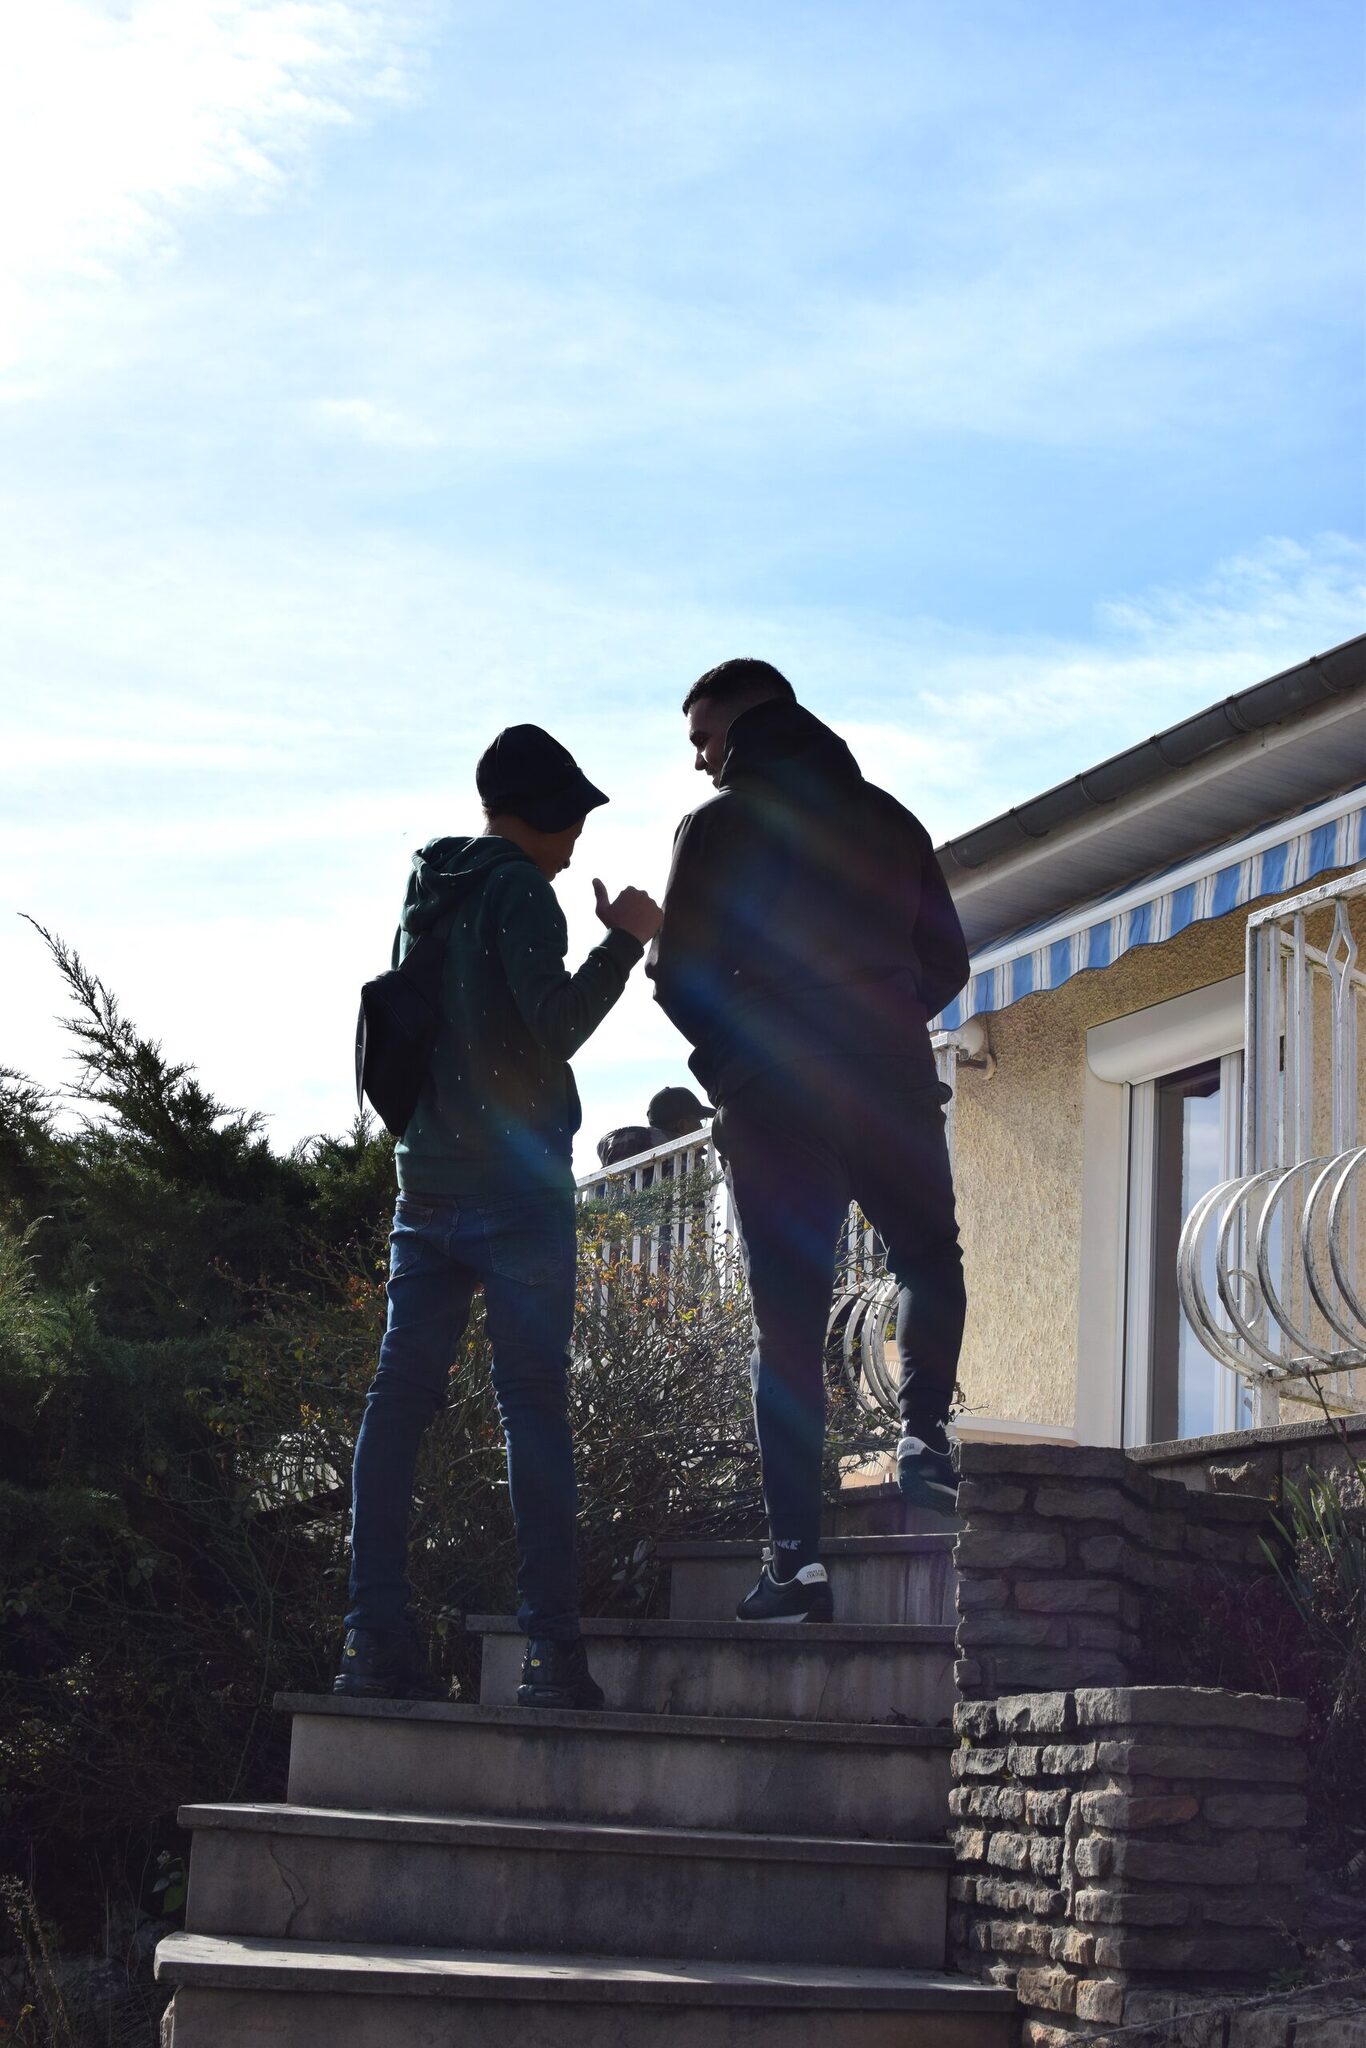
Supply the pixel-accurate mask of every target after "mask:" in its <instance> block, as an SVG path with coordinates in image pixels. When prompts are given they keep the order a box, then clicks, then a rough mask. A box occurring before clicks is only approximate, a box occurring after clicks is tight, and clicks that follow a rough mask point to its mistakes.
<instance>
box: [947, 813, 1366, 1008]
mask: <svg viewBox="0 0 1366 2048" xmlns="http://www.w3.org/2000/svg"><path fill="white" fill-rule="evenodd" d="M1363 819H1366V784H1364V785H1363V786H1362V787H1361V788H1359V789H1356V790H1352V791H1350V792H1349V793H1348V794H1346V795H1345V796H1339V797H1334V798H1333V799H1332V800H1331V801H1329V802H1328V803H1323V804H1319V805H1316V806H1315V807H1314V808H1313V809H1312V810H1308V811H1304V812H1301V813H1300V814H1299V815H1298V816H1296V817H1294V818H1283V819H1282V820H1281V821H1280V822H1279V823H1278V824H1276V825H1270V826H1266V827H1264V828H1263V829H1262V830H1261V831H1259V832H1254V833H1252V834H1250V835H1248V836H1247V837H1245V838H1243V839H1239V840H1237V841H1234V842H1232V843H1230V844H1229V845H1227V846H1220V847H1214V848H1212V849H1211V850H1210V851H1209V852H1207V853H1203V854H1201V855H1200V856H1199V858H1198V859H1196V860H1190V861H1184V862H1182V863H1181V865H1180V866H1178V867H1175V868H1168V869H1165V870H1164V871H1163V872H1161V873H1159V874H1154V875H1149V876H1147V877H1145V879H1144V880H1143V881H1142V882H1136V883H1128V884H1126V885H1125V887H1124V888H1123V889H1121V890H1118V891H1116V892H1115V893H1113V894H1112V895H1110V896H1107V897H1101V898H1099V899H1098V900H1097V901H1095V902H1092V903H1089V904H1083V905H1080V906H1079V907H1078V908H1077V909H1076V910H1075V911H1069V912H1068V913H1067V914H1066V915H1065V916H1063V917H1054V918H1050V919H1048V921H1047V922H1046V923H1044V924H1039V925H1031V926H1028V927H1027V928H1026V929H1025V930H1024V931H1020V932H1016V933H1015V934H1014V936H1013V937H1011V938H1009V939H1005V940H1001V941H998V942H997V943H996V944H994V945H992V946H990V947H987V948H985V949H984V950H983V951H982V952H981V953H980V954H978V955H976V956H975V958H974V959H973V962H972V979H971V980H970V981H969V983H968V985H967V987H966V988H965V989H964V991H963V993H962V995H961V996H959V997H958V998H957V999H956V1001H954V1002H952V1003H950V1004H949V1006H948V1008H947V1009H946V1010H945V1011H944V1012H943V1014H942V1015H941V1016H940V1017H938V1018H937V1019H936V1020H935V1025H934V1028H935V1029H936V1030H940V1031H952V1030H954V1029H956V1027H957V1026H958V1025H960V1024H965V1023H966V1022H967V1020H968V1018H969V1017H982V1016H987V1015H989V1014H990V1013H991V1012H992V1011H994V1010H1004V1009H1007V1008H1009V1006H1010V1004H1011V1003H1018V1002H1019V1001H1020V999H1021V998H1022V997H1023V996H1030V995H1038V994H1040V993H1041V992H1043V991H1045V990H1047V989H1054V988H1061V987H1062V985H1063V983H1064V982H1065V981H1070V980H1071V979H1072V977H1073V975H1074V974H1084V973H1085V972H1087V970H1088V969H1090V968H1099V967H1110V966H1113V964H1114V962H1115V961H1116V960H1118V959H1120V958H1121V956H1122V955H1123V954H1125V953H1130V952H1132V951H1133V949H1134V948H1135V947H1136V946H1158V945H1161V943H1162V941H1163V940H1164V939H1171V938H1175V936H1176V934H1177V933H1178V932H1182V931H1184V930H1185V929H1186V927H1187V925H1191V924H1199V923H1200V921H1201V920H1202V919H1204V918H1211V917H1225V916H1227V914H1228V912H1229V911H1231V910H1237V909H1239V908H1241V906H1242V905H1244V904H1247V903H1255V902H1256V901H1257V900H1258V898H1260V897H1263V896H1282V895H1287V894H1289V892H1290V891H1291V890H1293V889H1299V888H1303V887H1304V885H1305V884H1306V883H1307V882H1310V881H1312V880H1313V878H1314V876H1315V875H1322V874H1328V873H1331V872H1332V871H1333V870H1334V869H1337V868H1349V867H1352V866H1354V865H1355V864H1356V863H1357V862H1358V861H1361V860H1364V859H1366V825H1363Z"/></svg>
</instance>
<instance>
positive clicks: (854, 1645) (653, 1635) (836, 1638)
mask: <svg viewBox="0 0 1366 2048" xmlns="http://www.w3.org/2000/svg"><path fill="white" fill-rule="evenodd" d="M579 1627H580V1628H581V1630H582V1631H583V1634H584V1635H585V1636H587V1637H592V1638H593V1639H595V1640H600V1641H608V1640H610V1639H611V1638H613V1637H617V1636H622V1637H625V1638H626V1639H627V1640H628V1641H636V1642H645V1643H669V1642H677V1643H710V1642H718V1643H766V1644H769V1645H770V1646H773V1645H776V1647H777V1648H778V1649H800V1650H809V1649H811V1648H812V1646H813V1645H819V1646H825V1645H827V1644H839V1645H841V1646H843V1647H844V1648H846V1649H856V1650H871V1649H877V1648H878V1647H879V1646H888V1647H894V1648H896V1649H900V1650H915V1649H939V1648H945V1647H947V1648H950V1649H951V1648H952V1647H953V1641H954V1627H953V1624H952V1622H947V1621H823V1622H820V1623H819V1624H817V1623H813V1624H812V1625H811V1626H810V1627H809V1628H808V1627H803V1626H800V1625H797V1626H794V1624H793V1623H792V1622H790V1621H670V1620H668V1619H666V1618H664V1617H661V1618H660V1619H658V1620H654V1621H645V1620H638V1619H637V1618H636V1617H635V1616H633V1615H616V1614H604V1615H587V1614H586V1615H584V1617H583V1619H582V1620H581V1621H580V1623H579ZM465 1630H466V1633H467V1634H469V1635H479V1636H517V1635H521V1634H522V1633H523V1630H522V1625H521V1623H520V1622H519V1621H518V1619H517V1617H516V1615H515V1614H467V1615H466V1616H465Z"/></svg>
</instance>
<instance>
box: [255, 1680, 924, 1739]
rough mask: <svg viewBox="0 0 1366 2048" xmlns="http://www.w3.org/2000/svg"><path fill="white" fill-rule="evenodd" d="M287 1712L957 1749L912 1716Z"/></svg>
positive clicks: (381, 1703) (457, 1703)
mask: <svg viewBox="0 0 1366 2048" xmlns="http://www.w3.org/2000/svg"><path fill="white" fill-rule="evenodd" d="M274 1704H275V1710H276V1712H277V1713H281V1714H296V1715H307V1714H319V1715H328V1716H332V1717H334V1718H336V1719H339V1720H348V1721H444V1722H447V1723H449V1724H450V1725H451V1726H453V1727H457V1728H459V1727H466V1728H468V1727H476V1728H511V1729H514V1730H516V1731H517V1732H518V1733H519V1734H526V1735H540V1734H546V1735H549V1734H555V1733H558V1734H561V1735H565V1734H569V1735H602V1736H611V1735H647V1736H659V1737H662V1738H663V1739H665V1740H666V1741H667V1740H669V1739H670V1738H678V1737H686V1736H694V1737H696V1736H705V1737H708V1738H709V1739H710V1740H712V1741H714V1742H794V1743H822V1744H828V1745H830V1746H832V1747H836V1748H851V1749H857V1748H859V1747H863V1748H869V1749H952V1747H953V1744H954V1740H955V1738H954V1734H953V1731H952V1729H950V1728H948V1727H943V1728H931V1727H927V1726H925V1725H924V1724H922V1723H920V1722H914V1721H790V1720H789V1721H779V1720H766V1721H762V1720H747V1719H742V1718H740V1717H739V1716H730V1715H725V1714H618V1713H609V1712H607V1711H605V1710H603V1711H599V1712H596V1713H580V1712H575V1711H574V1710H572V1709H569V1708H563V1709H557V1708H550V1707H499V1706H482V1705H480V1704H478V1703H477V1702H475V1701H464V1700H348V1699H336V1698H334V1697H332V1696H331V1695H329V1694H327V1693H311V1692H280V1693H276V1695H275V1702H274Z"/></svg>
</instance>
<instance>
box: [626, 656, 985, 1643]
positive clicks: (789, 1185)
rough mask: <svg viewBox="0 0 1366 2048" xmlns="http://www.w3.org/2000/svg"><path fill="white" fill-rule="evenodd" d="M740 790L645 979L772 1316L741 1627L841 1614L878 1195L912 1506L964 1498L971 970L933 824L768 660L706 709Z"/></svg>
mask: <svg viewBox="0 0 1366 2048" xmlns="http://www.w3.org/2000/svg"><path fill="white" fill-rule="evenodd" d="M683 709H684V712H685V713H686V715H687V718H688V738H689V742H690V744H691V746H692V748H693V750H694V753H695V755H696V765H697V767H698V768H699V770H701V771H702V772H703V773H704V774H707V775H709V776H710V777H711V779H712V781H713V782H714V783H715V784H716V788H717V792H718V794H717V795H716V797H715V798H714V799H713V800H712V801H711V802H710V803H708V804H704V805H703V807H702V809H701V810H699V811H695V812H694V813H693V814H692V816H691V817H689V818H685V819H684V821H683V823H682V825H681V826H680V828H679V831H678V836H677V839H676V841H675V844H674V859H673V869H672V872H671V874H670V876H669V887H668V892H667V894H666V896H665V899H664V922H663V924H662V926H661V928H660V932H659V936H658V938H657V939H656V940H655V943H654V947H653V950H652V953H651V957H650V962H649V966H648V967H647V970H646V971H647V973H648V974H649V975H650V976H651V977H652V979H653V981H654V984H655V997H656V1000H657V1001H658V1002H659V1004H660V1006H661V1007H662V1009H663V1010H664V1011H665V1013H666V1015H668V1016H669V1017H670V1018H672V1020H673V1022H674V1023H675V1024H676V1025H677V1026H678V1028H679V1030H680V1031H681V1032H682V1033H683V1035H684V1037H685V1038H687V1039H688V1040H689V1041H690V1042H691V1044H692V1046H693V1048H694V1051H693V1057H692V1060H691V1063H690V1064H691V1066H692V1070H693V1072H694V1073H695V1074H696V1076H697V1078H698V1080H699V1081H700V1082H701V1083H702V1085H703V1087H704V1088H705V1089H706V1091H707V1094H708V1095H709V1096H710V1098H711V1100H712V1101H713V1102H714V1103H716V1104H717V1105H718V1114H717V1118H716V1123H715V1126H714V1133H715V1140H716V1147H717V1151H718V1152H719V1153H720V1155H721V1158H722V1160H723V1162H724V1164H725V1168H726V1174H727V1177H728V1179H729V1181H730V1185H731V1192H732V1195H733V1198H734V1203H735V1210H736V1216H737V1222H738V1225H739V1229H740V1232H741V1235H742V1238H743V1245H744V1252H745V1262H746V1267H747V1270H748V1274H749V1285H750V1295H751V1300H752V1303H753V1310H754V1337H755V1349H754V1359H753V1378H754V1414H755V1425H756V1429H757V1433H758V1438H759V1449H760V1455H761V1459H762V1464H763V1477H764V1498H765V1503H766V1506H767V1509H768V1519H769V1531H770V1542H771V1548H770V1551H769V1553H768V1556H767V1559H766V1563H765V1568H764V1570H763V1572H762V1574H761V1576H760V1579H759V1583H758V1584H757V1586H755V1588H754V1590H753V1591H752V1592H751V1593H749V1594H748V1595H747V1596H746V1598H745V1599H744V1600H742V1601H741V1603H740V1607H739V1610H738V1611H739V1615H740V1619H741V1620H747V1621H763V1620H786V1619H790V1620H794V1621H801V1620H810V1621H822V1620H829V1619H830V1616H831V1613H832V1607H831V1599H830V1587H829V1582H828V1580H827V1577H826V1573H825V1569H824V1567H823V1566H822V1565H821V1563H820V1561H819V1550H820V1523H821V1487H820V1477H821V1449H822V1441H823V1436H824V1426H825V1390H824V1378H823V1375H824V1352H825V1333H826V1327H827V1322H828V1318H829V1313H830V1299H831V1293H832V1290H833V1286H834V1275H835V1248H836V1239H837V1236H838V1233H839V1227H840V1223H841V1221H842V1219H843V1217H844V1216H845V1214H846V1212H847V1210H848V1206H849V1203H850V1201H851V1200H857V1201H858V1202H859V1204H860V1206H861V1207H862V1209H863V1212H864V1214H865V1215H866V1216H867V1218H868V1221H869V1222H870V1223H871V1224H872V1225H873V1227H874V1229H876V1230H877V1232H878V1233H879V1235H880V1236H881V1238H882V1240H883V1243H884V1244H885V1245H886V1248H887V1264H888V1267H889V1268H890V1270H891V1272H892V1273H893V1274H894V1275H895V1277H896V1279H897V1281H898V1282H899V1285H900V1301H899V1305H898V1312H897V1349H898V1351H899V1353H900V1360H901V1390H900V1406H901V1418H902V1431H903V1434H902V1438H901V1442H900V1444H899V1446H898V1475H899V1478H900V1481H901V1485H902V1490H903V1492H905V1493H906V1494H907V1496H908V1497H909V1498H910V1499H912V1500H915V1501H918V1502H920V1503H922V1504H924V1505H929V1506H935V1507H940V1508H943V1509H946V1510H947V1509H950V1508H951V1507H952V1506H953V1503H954V1497H955V1481H954V1475H953V1468H952V1464H951V1461H950V1457H949V1443H948V1438H947V1435H946V1433H945V1427H944V1425H945V1423H946V1421H947V1419H948V1412H949V1401H950V1397H951V1395H952V1393H953V1384H954V1373H955V1368H956V1365H957V1360H958V1351H959V1346H960V1344H961V1341H962V1332H963V1317H964V1310H965V1306H966V1297H965V1294H964V1289H963V1265H962V1256H961V1253H960V1250H959V1245H958V1228H957V1222H956V1218H955V1214H954V1201H953V1182H952V1177H951V1174H950V1170H949V1159H948V1149H947V1145H946V1142H945V1131H944V1115H943V1100H944V1096H943V1091H942V1089H941V1087H940V1084H939V1080H938V1075H937V1073H936V1070H935V1064H934V1056H933V1054H932V1052H931V1049H930V1042H929V1034H928V1032H927V1030H926V1025H927V1022H928V1020H929V1019H930V1018H931V1017H933V1016H935V1015H937V1013H938V1012H939V1011H940V1010H941V1009H942V1008H943V1007H944V1005H945V1004H946V1003H947V1002H950V1001H951V1000H952V998H953V997H954V996H955V995H956V994H957V993H958V991H959V990H960V989H961V988H962V987H963V985H964V983H965V982H966V980H967V978H968V956H967V949H966V946H965V945H964V942H963V934H962V929H961V927H960V925H959V922H958V917H957V914H956V912H955V910H954V907H953V903H952V900H951V899H950V896H949V892H948V888H947V886H946V884H945V881H944V877H943V875H942V873H941V871H940V868H939V864H938V862H937V861H936V859H935V857H934V852H933V849H932V847H931V844H930V839H929V835H928V833H927V832H926V831H925V828H924V826H923V825H921V824H920V822H919V820H918V819H916V818H914V817H912V815H911V813H910V812H909V811H907V810H904V809H903V808H902V806H901V805H900V804H899V803H897V801H896V800H895V798H893V797H890V796H888V795H887V794H886V792H885V791H883V790H880V789H877V788H875V787H874V786H873V785H872V784H871V783H869V782H865V781H864V779H863V776H862V775H861V774H860V772H859V769H858V766H857V764H856V762H855V761H854V758H853V756H852V755H851V754H850V752H849V749H848V748H847V747H846V746H845V744H844V742H843V741H842V740H841V739H839V738H837V736H836V735H835V734H834V733H833V732H831V731H830V730H829V728H828V727H827V726H824V725H822V724H821V723H820V721H819V719H816V718H813V717H812V715H811V713H810V712H809V711H804V710H803V709H802V708H801V706H800V705H799V704H798V703H797V701H796V697H795V694H794V692H793V689H792V685H791V684H790V683H789V682H788V680H787V678H786V677H785V676H784V675H782V674H780V673H779V671H778V670H777V669H775V668H773V667H771V666H770V664H769V663H768V662H765V661H726V662H722V663H721V665H720V667H719V668H714V669H710V670H708V672H707V674H706V675H704V676H702V677H701V678H700V679H699V680H698V681H697V682H696V683H694V685H693V687H692V689H691V690H690V691H689V692H688V695H687V698H686V699H685V701H684V706H683Z"/></svg>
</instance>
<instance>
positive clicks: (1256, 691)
mask: <svg viewBox="0 0 1366 2048" xmlns="http://www.w3.org/2000/svg"><path fill="white" fill-rule="evenodd" d="M1356 691H1366V633H1360V634H1358V635H1357V636H1356V638H1355V639H1352V640H1344V641H1343V642H1342V644H1341V645H1340V646H1338V647H1330V648H1328V649H1327V650H1326V651H1325V652H1324V653H1322V654H1312V655H1310V656H1309V658H1308V660H1306V661H1302V662H1297V663H1296V664H1295V666H1294V667H1293V668H1287V669H1282V670H1281V671H1280V673H1279V674H1278V675H1274V676H1268V677H1267V678H1266V680H1265V681H1264V682H1260V683H1253V684H1252V685H1251V686H1250V687H1249V688H1248V689H1246V690H1236V691H1235V692H1234V693H1233V695H1232V696H1230V697H1225V698H1224V699H1223V701H1222V702H1221V703H1218V704H1212V705H1210V706H1209V707H1208V708H1207V709H1205V710H1204V711H1197V712H1195V713H1194V714H1193V715H1192V716H1191V717H1189V718H1183V719H1181V720H1180V721H1179V723H1177V724H1176V725H1169V726H1168V727H1167V728H1166V729H1165V731H1163V732H1159V733H1154V734H1153V735H1152V737H1151V738H1150V739H1146V740H1141V741H1140V742H1139V743H1138V745H1137V746H1133V747H1127V748H1126V749H1125V750H1124V751H1123V753H1119V754H1112V755H1111V756H1110V757H1109V759H1108V760H1105V761H1101V762H1098V763H1097V765H1096V766H1095V767H1094V768H1086V769H1083V771H1082V772H1081V774H1079V775H1074V776H1072V777H1071V779H1070V780H1069V781H1067V782H1060V783H1058V784H1057V785H1056V787H1055V788H1053V789H1047V790H1044V791H1043V792H1042V794H1041V795H1039V796H1036V797H1031V798H1030V800H1029V801H1028V802H1027V803H1024V804H1019V805H1017V806H1015V807H1014V808H1013V809H1011V810H1009V811H1003V812H1002V813H1001V814H1000V816H999V817H995V818H989V819H988V820H987V822H986V823H985V824H983V825H978V826H975V827H974V828H973V830H972V831H970V832H965V833H962V834H960V836H959V837H957V838H955V839H946V840H945V841H944V843H943V845H942V846H939V847H937V848H936V849H935V850H936V852H937V854H938V857H939V861H940V865H941V866H942V867H943V869H944V873H945V875H946V876H947V877H948V879H949V880H950V881H952V880H953V879H954V877H955V876H962V875H968V874H976V873H980V872H981V870H982V869H983V868H985V867H988V866H990V865H991V864H992V863H993V862H995V861H998V860H1005V859H1007V858H1008V857H1009V855H1010V854H1012V853H1014V852H1017V851H1018V850H1019V849H1021V848H1022V847H1025V846H1030V845H1036V844H1037V843H1038V841H1039V840H1041V839H1045V838H1047V837H1049V835H1050V834H1052V833H1054V832H1057V831H1059V830H1061V829H1062V828H1064V827H1065V826H1067V825H1070V824H1071V823H1072V822H1073V821H1074V820H1076V819H1078V818H1082V817H1086V816H1088V815H1089V814H1090V813H1092V812H1094V811H1097V810H1100V809H1103V808H1104V807H1105V806H1106V805H1107V804H1113V803H1117V802H1119V801H1120V800H1121V799H1122V798H1124V797H1126V796H1131V795H1133V794H1134V793H1135V791H1137V790H1140V789H1146V788H1149V787H1150V786H1151V785H1152V784H1153V783H1155V782H1160V781H1164V780H1165V779H1166V778H1167V777H1168V776H1171V775H1176V774H1179V773H1180V771H1181V770H1182V769H1185V768H1189V767H1190V766H1191V765H1192V763H1194V762H1196V761H1200V760H1203V759H1204V758H1206V756H1208V755H1210V754H1212V753H1216V752H1217V751H1218V750H1219V749H1220V748H1221V747H1226V746H1231V745H1232V744H1233V743H1234V742H1235V741H1236V740H1240V739H1244V738H1246V737H1247V735H1248V734H1249V733H1256V732H1261V731H1264V730H1265V729H1266V728H1267V727H1268V726H1273V725H1281V724H1284V723H1285V722H1286V721H1287V720H1289V719H1292V718H1296V717H1300V716H1303V714H1304V713H1306V712H1308V711H1312V710H1314V709H1316V708H1317V707H1318V706H1319V705H1321V704H1326V703H1329V702H1331V701H1332V700H1333V699H1334V698H1337V697H1347V696H1351V695H1352V694H1353V693H1354V692H1356Z"/></svg>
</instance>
